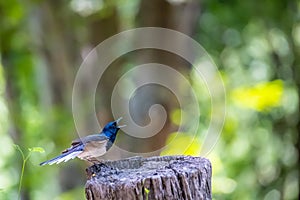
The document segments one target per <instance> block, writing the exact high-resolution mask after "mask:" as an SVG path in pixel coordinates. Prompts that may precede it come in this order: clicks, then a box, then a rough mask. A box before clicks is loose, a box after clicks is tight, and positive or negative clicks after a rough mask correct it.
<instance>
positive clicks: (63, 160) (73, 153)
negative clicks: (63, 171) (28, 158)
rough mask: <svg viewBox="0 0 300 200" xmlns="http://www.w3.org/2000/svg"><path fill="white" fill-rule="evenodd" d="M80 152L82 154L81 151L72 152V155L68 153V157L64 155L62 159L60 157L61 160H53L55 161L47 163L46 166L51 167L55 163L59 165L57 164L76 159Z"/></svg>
mask: <svg viewBox="0 0 300 200" xmlns="http://www.w3.org/2000/svg"><path fill="white" fill-rule="evenodd" d="M81 152H82V151H75V152H72V153H70V154H68V155H66V156H64V157H62V158H58V159H55V160H53V161H51V162H49V163H48V164H49V165H53V164H55V163H56V164H59V163H61V162H67V161H68V160H71V159H74V158H76V157H77V155H78V154H80V153H81Z"/></svg>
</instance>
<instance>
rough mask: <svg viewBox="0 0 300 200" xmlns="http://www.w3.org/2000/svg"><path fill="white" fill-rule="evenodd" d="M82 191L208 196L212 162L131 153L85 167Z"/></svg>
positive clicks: (91, 194)
mask: <svg viewBox="0 0 300 200" xmlns="http://www.w3.org/2000/svg"><path fill="white" fill-rule="evenodd" d="M87 175H88V180H87V183H86V186H85V187H86V188H85V193H86V198H87V199H89V200H96V199H97V200H98V199H129V200H135V199H149V200H150V199H170V200H174V199H176V200H177V199H190V200H198V199H201V200H202V199H205V200H206V199H211V164H210V162H209V161H208V160H207V159H205V158H201V157H191V156H164V157H151V158H142V157H133V158H128V159H125V160H118V161H107V162H105V165H103V164H97V165H93V166H91V167H89V168H88V169H87Z"/></svg>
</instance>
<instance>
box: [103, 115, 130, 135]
mask: <svg viewBox="0 0 300 200" xmlns="http://www.w3.org/2000/svg"><path fill="white" fill-rule="evenodd" d="M121 119H122V117H120V118H119V119H117V120H116V121H112V122H109V123H107V124H106V125H105V127H104V128H103V130H102V133H103V134H105V135H106V136H107V137H109V138H110V137H115V136H116V134H117V132H118V130H119V129H120V128H122V127H124V126H126V125H121V126H120V125H118V123H119V121H121Z"/></svg>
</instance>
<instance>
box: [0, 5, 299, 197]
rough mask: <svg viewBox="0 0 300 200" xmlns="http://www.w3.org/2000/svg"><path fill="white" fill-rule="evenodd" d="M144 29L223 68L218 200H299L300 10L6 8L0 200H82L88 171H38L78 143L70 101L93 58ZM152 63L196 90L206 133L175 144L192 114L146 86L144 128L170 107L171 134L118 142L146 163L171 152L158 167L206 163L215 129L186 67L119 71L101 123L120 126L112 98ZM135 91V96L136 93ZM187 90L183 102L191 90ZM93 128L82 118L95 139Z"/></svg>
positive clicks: (124, 60)
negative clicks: (180, 161) (165, 32)
mask: <svg viewBox="0 0 300 200" xmlns="http://www.w3.org/2000/svg"><path fill="white" fill-rule="evenodd" d="M144 26H157V27H165V28H170V29H174V30H177V31H180V32H183V33H185V34H187V35H189V36H190V37H192V38H193V39H195V40H196V41H198V42H199V43H200V44H201V45H202V46H203V47H204V48H205V49H206V50H207V52H208V53H209V54H210V56H211V57H212V59H213V60H214V62H215V63H216V65H217V66H218V67H219V68H218V69H219V72H220V75H221V77H222V79H223V82H224V86H225V89H226V119H225V123H224V128H223V131H222V134H221V135H220V138H219V140H218V143H217V144H216V145H215V147H214V149H213V150H212V151H211V152H210V154H209V155H208V156H207V157H208V158H209V159H210V161H211V162H212V167H213V174H212V192H213V199H265V200H276V199H278V200H279V199H286V200H293V199H295V200H296V199H299V198H300V196H299V167H300V166H299V162H300V161H299V152H300V147H299V145H300V138H299V132H300V119H299V96H300V2H299V1H297V0H274V1H257V0H253V1H238V0H231V1H223V0H203V1H196V0H151V1H149V0H68V1H52V0H47V1H43V0H37V1H18V0H10V1H6V0H0V27H1V28H0V39H1V43H0V53H1V54H0V61H1V63H0V65H1V67H0V137H1V139H0V157H1V159H0V199H17V198H18V195H20V197H21V199H24V200H26V199H33V200H35V199H36V200H37V199H49V200H50V199H51V200H52V199H56V200H68V199H84V198H85V196H84V185H85V181H86V178H85V168H86V167H87V164H86V163H85V162H83V161H79V160H74V161H70V162H68V163H63V164H61V165H59V166H45V167H40V166H39V163H40V162H42V161H44V160H46V159H49V158H51V157H53V156H55V155H57V154H59V153H60V151H61V150H63V149H64V148H66V147H68V146H69V144H70V142H71V141H72V139H74V138H76V137H78V135H77V133H76V129H75V125H74V121H73V115H72V89H73V83H74V79H75V76H76V72H77V70H78V69H79V66H80V64H81V63H82V61H83V59H84V57H85V56H86V55H87V54H88V52H89V51H90V50H91V49H92V48H93V47H95V46H96V45H98V44H99V43H100V42H102V41H103V40H105V39H107V38H108V37H110V36H112V35H114V34H117V33H119V32H121V31H124V30H129V29H131V28H136V27H144ZM124 42H125V41H124ZM148 62H152V63H153V62H157V63H163V64H166V65H168V66H171V67H173V68H174V69H176V70H178V71H179V72H180V73H182V74H183V75H184V76H185V77H186V78H187V79H188V80H189V81H190V83H191V85H192V87H193V90H194V91H195V92H196V96H197V100H198V101H199V102H198V103H199V107H200V110H201V117H199V120H198V121H199V132H198V133H190V132H189V131H188V130H189V129H188V128H187V129H186V131H185V132H180V133H178V132H177V127H178V126H179V125H180V123H181V121H180V119H181V116H184V115H185V114H184V113H183V112H182V111H181V109H180V106H179V104H178V102H177V101H176V98H175V96H174V95H173V94H172V93H171V92H170V91H168V90H167V88H162V87H159V86H157V85H152V86H145V87H143V88H139V89H138V90H137V91H136V94H135V95H134V96H133V97H132V101H131V105H130V106H131V107H130V109H131V114H132V118H133V120H135V122H136V123H137V124H139V125H141V126H143V125H146V124H147V123H149V116H148V110H149V107H151V105H153V104H161V105H163V106H164V107H165V109H166V111H167V113H168V118H167V122H166V124H165V126H164V128H163V129H162V130H161V131H160V132H159V134H157V135H156V136H154V137H152V138H150V139H146V140H142V139H137V138H132V137H129V136H128V135H126V134H122V133H121V134H120V135H119V136H118V138H117V145H118V146H119V147H122V148H124V149H126V150H128V151H132V152H136V153H139V152H148V151H152V150H157V149H159V148H161V147H162V146H164V145H165V144H168V143H170V141H173V142H172V143H170V145H168V146H167V148H165V149H163V150H162V151H161V153H160V155H176V154H181V153H182V149H185V150H184V154H186V155H193V156H198V155H199V154H200V151H201V144H202V142H203V141H201V139H202V138H203V137H201V135H202V133H203V132H204V131H205V130H206V129H207V126H208V124H209V120H210V114H211V97H210V93H209V91H207V87H206V86H205V84H204V83H203V82H202V81H201V80H199V77H198V76H197V75H196V73H195V71H194V70H193V68H192V67H191V66H190V64H189V63H187V62H186V61H185V60H184V59H182V58H179V57H178V56H176V55H173V54H170V53H168V52H163V51H158V50H157V51H155V50H151V49H148V50H143V51H135V52H131V53H129V54H128V55H125V56H122V57H120V58H119V59H117V60H116V61H115V62H114V63H112V65H111V66H110V67H109V69H108V70H107V71H105V74H104V76H103V77H102V78H101V80H100V82H99V85H98V88H97V94H96V105H95V107H96V112H97V117H98V120H99V123H100V124H101V125H102V126H103V125H105V123H106V122H108V121H110V120H112V113H111V107H110V100H111V93H112V90H113V87H114V84H115V83H116V82H117V81H118V79H119V78H120V77H121V76H122V74H124V73H125V72H126V71H128V70H129V69H131V68H133V67H134V66H136V65H139V64H143V63H148ZM141 78H143V77H141ZM180 86H181V83H180V82H178V85H177V87H179V88H180ZM85 87H89V81H88V80H87V82H86V85H85ZM126 87H128V88H129V87H134V82H128V84H126V85H125V89H126ZM83 90H84V88H83ZM181 90H182V92H183V94H184V91H185V88H181ZM82 95H84V92H83V93H82ZM149 96H150V97H151V98H149ZM90 117H91V116H89V114H87V116H83V118H84V119H85V122H84V123H85V124H86V127H87V128H86V130H87V134H88V133H89V132H88V130H89V119H90ZM183 120H184V117H183ZM195 134H196V136H199V137H196V138H194V135H195ZM174 140H175V142H174ZM190 141H192V142H191V144H190V145H189V147H188V148H187V147H186V145H185V144H186V143H190ZM22 154H23V156H22ZM124 156H126V155H119V154H118V155H116V157H124ZM24 163H25V164H26V165H25V168H24V171H23V172H24V173H23V175H22V166H24V165H23V164H24ZM20 179H22V187H21V188H20V187H19V186H20V181H21V180H20ZM19 189H20V192H19Z"/></svg>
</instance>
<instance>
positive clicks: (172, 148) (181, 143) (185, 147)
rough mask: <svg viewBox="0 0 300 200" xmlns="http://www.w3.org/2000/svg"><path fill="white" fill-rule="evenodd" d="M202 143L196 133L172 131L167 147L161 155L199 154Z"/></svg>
mask: <svg viewBox="0 0 300 200" xmlns="http://www.w3.org/2000/svg"><path fill="white" fill-rule="evenodd" d="M200 150H201V143H200V141H199V139H198V138H197V137H196V136H195V135H190V134H188V133H178V132H175V133H171V134H170V135H169V137H168V139H167V145H166V148H165V149H164V150H163V151H162V152H161V154H160V155H191V156H199V155H200Z"/></svg>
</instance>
